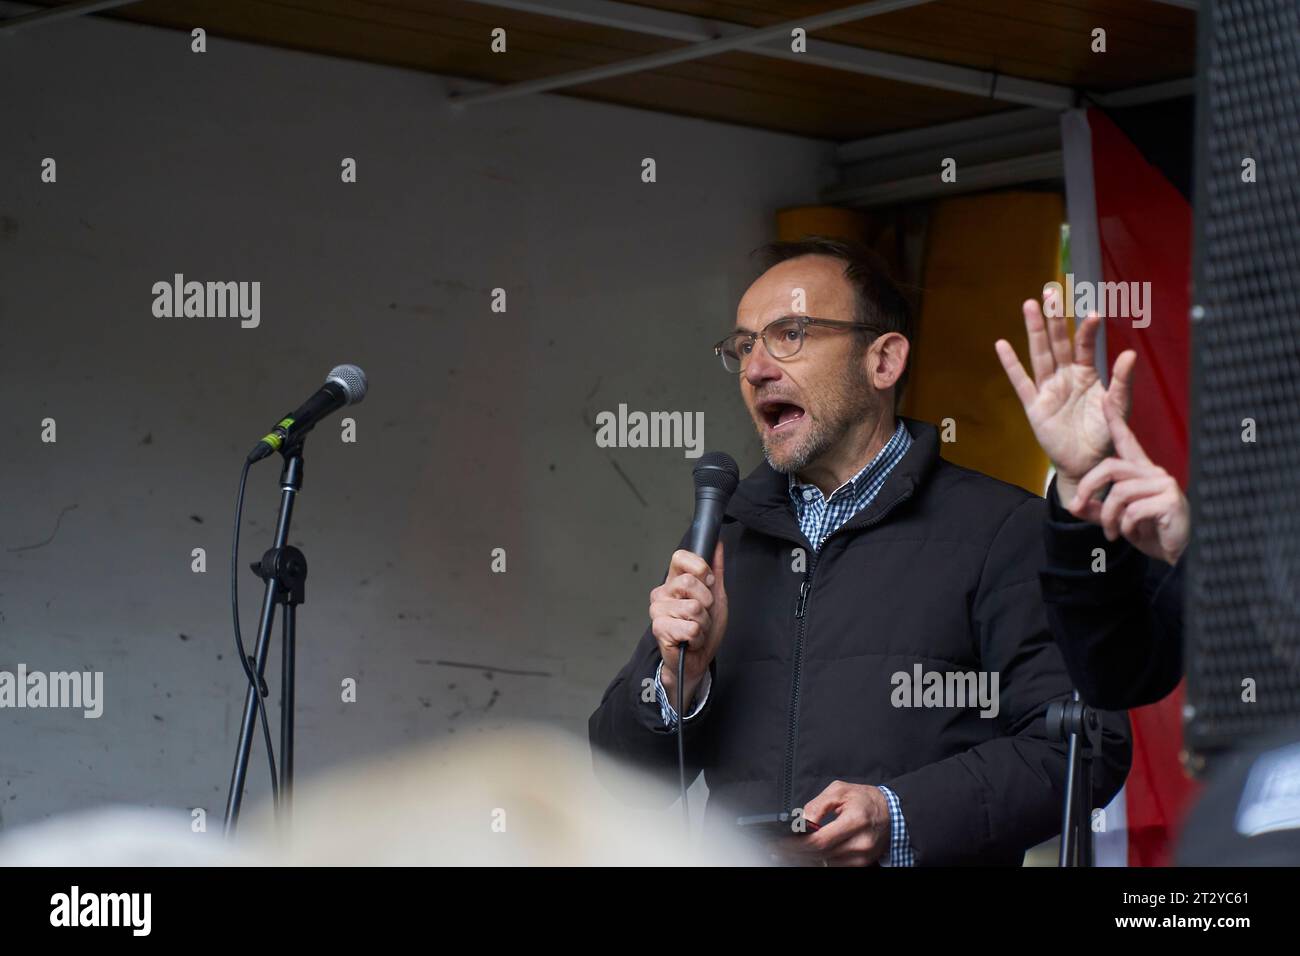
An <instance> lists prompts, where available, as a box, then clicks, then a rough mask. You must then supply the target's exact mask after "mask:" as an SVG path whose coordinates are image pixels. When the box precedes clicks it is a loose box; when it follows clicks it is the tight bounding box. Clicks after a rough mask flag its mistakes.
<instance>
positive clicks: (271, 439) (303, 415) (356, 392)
mask: <svg viewBox="0 0 1300 956" xmlns="http://www.w3.org/2000/svg"><path fill="white" fill-rule="evenodd" d="M366 387H367V385H366V373H365V372H363V371H361V369H359V368H358V367H357V366H355V365H336V366H335V367H334V368H332V369H331V370H330V373H329V375H328V376H326V378H325V384H324V385H322V386H321V387H320V388H318V389H317V390H316V394H315V395H313V396H312V397H311V398H309V399H307V401H305V402H303V403H302V404H301V405H299V406H298V407H297V408H296V409H295V410H294V411H292V412H290V413H289V414H288V415H285V416H284V418H282V419H280V420H279V421H278V422H276V425H275V427H274V428H273V429H271V431H270V432H269V433H267V434H266V435H265V436H264V437H263V438H262V440H261V441H259V442H258V443H257V444H256V445H254V446H253V450H252V451H251V452H249V453H248V461H249V463H250V464H251V463H252V462H255V461H261V460H262V459H263V458H265V457H266V456H267V455H269V454H271V452H273V451H279V450H280V448H281V447H282V446H283V445H284V444H285V443H286V442H288V441H290V440H291V439H295V438H297V437H298V436H300V435H305V434H307V432H309V431H311V430H312V429H313V428H315V427H316V423H317V422H319V421H320V420H321V419H323V418H325V417H327V416H328V415H331V414H332V413H334V412H336V411H338V410H339V409H340V408H342V407H343V406H344V405H355V404H356V403H357V402H359V401H361V400H362V399H363V398H365V397H366Z"/></svg>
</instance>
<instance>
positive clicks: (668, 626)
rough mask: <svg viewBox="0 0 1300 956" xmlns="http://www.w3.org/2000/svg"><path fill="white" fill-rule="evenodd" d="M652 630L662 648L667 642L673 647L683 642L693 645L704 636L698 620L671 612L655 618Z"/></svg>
mask: <svg viewBox="0 0 1300 956" xmlns="http://www.w3.org/2000/svg"><path fill="white" fill-rule="evenodd" d="M650 632H651V633H652V634H654V636H655V640H657V641H658V642H659V647H660V649H661V650H663V649H664V645H665V644H666V645H668V646H669V647H673V648H676V647H680V646H681V645H683V644H685V645H687V646H688V647H693V646H695V644H696V643H698V642H699V641H700V640H701V639H702V638H703V636H704V630H703V628H702V627H701V626H700V625H699V624H698V623H697V622H695V621H688V620H685V619H684V618H680V617H673V616H672V615H671V614H663V615H660V616H658V617H656V618H654V620H652V621H651V622H650Z"/></svg>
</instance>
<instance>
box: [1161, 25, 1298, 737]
mask: <svg viewBox="0 0 1300 956" xmlns="http://www.w3.org/2000/svg"><path fill="white" fill-rule="evenodd" d="M1200 16H1201V23H1200V27H1199V29H1200V67H1199V73H1200V86H1199V90H1198V97H1199V102H1198V104H1197V109H1198V113H1197V164H1196V165H1197V171H1196V180H1197V183H1196V232H1197V240H1196V251H1195V257H1196V263H1195V273H1194V274H1195V277H1196V293H1195V297H1194V298H1195V302H1196V303H1197V307H1195V308H1194V309H1193V322H1192V335H1193V343H1194V349H1193V356H1194V358H1193V392H1192V394H1193V399H1192V408H1193V416H1192V435H1191V445H1192V458H1191V470H1190V474H1191V480H1190V490H1191V495H1192V502H1193V508H1192V515H1193V517H1192V520H1193V544H1192V554H1191V555H1190V558H1191V561H1190V567H1189V571H1190V577H1189V584H1190V589H1189V590H1190V594H1189V596H1188V604H1187V617H1186V621H1187V625H1188V627H1187V702H1188V704H1189V710H1188V722H1187V726H1186V733H1185V739H1186V743H1187V745H1188V747H1189V749H1191V750H1192V751H1193V752H1194V753H1199V754H1201V755H1204V754H1206V753H1207V752H1210V751H1214V750H1218V749H1220V748H1223V747H1227V746H1230V745H1233V744H1235V743H1238V742H1239V741H1240V740H1241V739H1242V738H1244V737H1249V736H1254V735H1256V734H1258V733H1261V732H1264V731H1266V730H1267V729H1269V728H1271V727H1274V726H1277V725H1279V724H1282V723H1284V722H1289V721H1292V720H1295V719H1296V718H1297V717H1300V591H1298V587H1300V295H1297V283H1300V4H1297V3H1296V2H1295V0H1220V2H1214V3H1212V4H1203V5H1202V6H1201V13H1200ZM1247 160H1253V161H1254V177H1255V181H1254V182H1246V181H1244V180H1243V173H1245V172H1246V170H1245V167H1244V166H1243V163H1245V161H1247ZM1252 426H1253V436H1252ZM1252 437H1253V439H1254V440H1253V441H1251V440H1247V439H1250V438H1252ZM1249 682H1253V696H1254V700H1253V701H1252V700H1250V699H1249V697H1250V696H1251V695H1250V693H1249V690H1250V688H1251V686H1252V684H1251V683H1249ZM1243 698H1245V699H1243Z"/></svg>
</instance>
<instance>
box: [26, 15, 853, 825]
mask: <svg viewBox="0 0 1300 956" xmlns="http://www.w3.org/2000/svg"><path fill="white" fill-rule="evenodd" d="M22 9H24V8H22V7H18V6H14V5H5V4H0V11H2V15H13V14H15V13H17V12H20V11H21V10H22ZM0 40H3V43H2V44H0V45H2V47H3V53H2V54H0V123H2V124H3V125H2V127H0V336H2V338H0V502H3V506H2V507H3V511H2V512H0V514H2V517H0V670H10V671H12V670H14V669H15V668H16V666H17V664H18V663H19V662H22V663H24V664H26V666H27V667H28V668H29V669H33V670H43V671H54V670H81V669H90V670H102V671H103V672H104V675H105V676H104V680H105V698H106V702H105V712H104V716H103V717H102V718H100V719H99V720H87V719H84V718H83V717H82V716H81V715H80V713H79V712H68V711H58V710H44V711H33V710H0V822H2V823H3V825H9V826H12V825H13V824H16V823H20V822H24V821H29V820H34V819H38V818H41V817H44V816H48V815H50V814H52V813H56V812H59V811H62V810H66V809H70V808H76V807H82V806H87V805H92V804H97V803H101V802H104V801H110V800H112V801H118V800H120V801H128V802H134V803H152V804H158V805H163V806H177V807H194V806H204V807H206V808H208V809H209V812H211V813H213V814H214V815H216V814H219V812H220V808H221V807H222V805H223V803H224V799H225V791H226V784H227V779H228V775H229V769H230V762H231V759H232V757H233V751H234V746H235V737H236V734H237V730H238V715H239V711H240V707H241V706H242V687H243V685H242V674H241V673H240V671H239V669H238V665H237V664H236V660H235V655H234V653H233V638H232V635H231V626H230V617H229V580H228V578H229V571H228V565H229V548H230V522H231V519H232V515H233V508H234V497H235V489H236V482H237V478H238V473H239V464H240V461H241V459H242V456H243V455H244V453H245V452H246V451H247V449H248V448H249V447H250V446H251V444H252V443H253V442H254V441H256V439H257V438H258V437H259V436H260V435H261V434H263V433H264V432H265V431H266V430H267V428H268V427H269V426H270V425H271V424H272V423H273V422H275V421H276V420H277V419H278V418H279V417H280V415H281V414H283V413H284V412H286V411H288V410H289V409H291V408H292V407H293V406H294V405H295V404H297V402H298V401H299V400H301V399H302V398H304V397H306V395H308V394H309V393H310V392H311V391H312V390H314V389H315V388H316V387H317V386H318V385H319V384H320V383H321V381H323V378H324V374H325V372H326V371H327V370H328V369H329V368H330V367H332V366H333V365H335V364H337V363H339V362H344V361H347V362H355V363H357V364H359V365H361V366H362V367H363V368H364V369H365V370H366V371H367V372H368V373H369V375H370V380H371V395H370V397H369V398H367V399H366V401H365V403H364V404H362V405H361V406H359V407H358V408H356V409H355V410H353V414H354V415H355V418H356V420H357V428H358V441H357V443H356V444H353V445H348V444H344V443H342V442H341V440H340V437H339V430H338V419H337V418H336V419H333V420H331V421H330V422H329V423H328V424H326V425H324V426H322V427H321V428H320V429H318V431H317V433H316V434H315V435H313V437H312V439H311V441H310V442H309V444H308V450H307V471H306V484H305V488H304V490H303V493H302V496H301V498H300V500H299V504H298V509H297V515H296V519H295V527H294V534H293V538H292V540H293V541H294V543H297V544H299V545H300V546H301V547H303V548H304V550H305V551H306V553H307V557H308V560H309V562H310V564H311V573H310V576H309V580H308V586H307V594H308V603H307V604H306V606H305V608H304V609H303V610H302V612H301V614H300V620H299V628H300V636H299V675H298V676H299V681H298V700H299V708H298V744H299V745H298V750H297V764H298V768H299V773H300V774H303V773H309V772H311V771H312V770H313V769H317V768H321V767H323V766H326V765H331V764H334V763H337V762H340V761H344V760H347V759H349V758H352V757H355V756H358V755H361V754H367V753H373V752H375V751H377V750H388V749H391V748H395V747H398V746H401V745H403V744H407V743H410V742H414V741H419V740H427V739H432V738H437V737H439V736H441V735H445V734H453V733H458V734H461V735H464V734H467V733H475V732H478V731H479V730H481V728H483V727H486V726H490V725H492V724H494V723H498V722H502V721H507V720H511V719H515V718H528V719H539V720H542V721H545V722H548V723H553V724H555V725H559V726H561V727H563V728H566V729H568V730H571V731H573V732H575V733H585V721H586V717H587V715H588V714H589V713H590V711H591V710H592V708H593V707H594V706H595V704H596V703H597V700H598V698H599V694H600V692H601V690H602V689H603V687H604V685H605V683H606V682H607V681H608V680H609V679H610V677H612V675H613V673H614V672H615V670H616V669H617V667H618V666H619V665H620V664H621V663H622V661H623V660H624V659H625V657H626V656H627V654H628V653H629V652H630V649H631V646H632V643H633V641H634V640H635V639H636V637H637V636H638V635H639V633H640V632H641V630H642V628H643V626H644V620H645V604H646V601H645V598H646V594H647V592H648V590H649V589H650V587H652V586H653V585H654V584H655V583H658V582H657V580H656V579H657V578H658V576H659V575H660V574H661V572H662V568H663V566H664V564H665V562H666V560H667V557H668V554H669V553H670V551H671V549H672V547H673V546H674V545H675V543H676V541H677V538H678V536H679V535H680V533H681V531H682V530H683V529H684V527H685V524H686V522H687V521H688V518H689V510H690V500H691V494H690V475H689V472H690V467H691V462H690V461H689V460H687V459H686V458H685V457H684V456H683V454H682V452H681V451H680V450H674V449H615V450H605V449H601V448H597V447H596V444H595V441H594V436H593V429H592V427H591V425H590V422H591V421H593V420H594V417H595V415H596V413H597V412H599V411H601V410H605V409H609V410H612V409H615V408H617V406H618V404H619V403H620V402H626V403H627V404H628V405H629V406H630V407H631V408H633V409H642V410H647V411H648V410H682V411H703V412H704V413H705V438H706V444H707V446H708V447H709V448H720V449H725V450H728V451H730V452H731V453H732V454H734V455H735V456H736V457H737V459H738V460H739V461H740V462H741V465H742V470H748V468H749V467H752V465H754V464H755V463H756V462H757V460H758V458H757V454H758V453H757V445H756V442H755V441H754V438H753V435H752V429H751V428H750V426H749V425H748V423H747V420H746V418H745V416H744V413H743V410H742V409H741V407H740V403H739V399H738V397H737V395H736V392H735V383H734V382H733V381H731V380H729V379H727V378H726V377H725V375H724V373H723V372H722V371H721V370H720V369H717V368H715V366H714V359H713V356H712V354H711V352H710V350H709V346H710V345H711V343H712V342H713V341H715V340H716V339H717V338H719V337H720V336H721V335H722V334H723V331H724V330H725V329H726V327H727V325H728V323H729V322H730V321H731V318H732V316H733V314H734V307H735V303H736V300H737V299H738V297H739V295H740V293H741V292H742V291H743V289H744V287H745V285H746V284H747V283H748V281H749V280H750V278H752V267H751V265H750V263H749V262H748V261H747V259H746V255H747V253H748V251H749V250H750V249H752V248H753V247H754V246H755V245H757V244H758V243H760V242H761V241H763V240H765V239H767V238H770V233H771V229H772V224H773V213H774V211H775V209H777V208H778V207H780V206H783V205H791V204H797V203H803V202H811V201H815V198H816V189H817V186H818V185H819V184H820V183H821V182H822V181H823V176H824V172H825V168H826V164H827V163H828V162H829V152H828V150H829V146H828V144H825V143H821V142H814V141H809V140H802V139H799V138H795V137H790V136H779V135H772V134H766V133H762V132H756V131H751V130H744V129H740V128H733V127H727V126H722V125H718V124H711V123H707V122H701V121H695V120H689V119H683V118H676V117H670V116H662V115H657V114H653V113H649V112H643V111H639V110H630V109H622V108H617V107H610V106H601V105H595V104H590V103H584V102H581V101H578V100H574V99H569V98H564V97H559V96H541V97H533V98H529V99H526V100H520V101H514V102H509V103H502V104H494V105H490V106H484V107H477V108H473V109H470V110H467V111H465V112H463V113H455V112H452V111H451V110H449V109H448V108H447V107H446V106H445V105H444V102H445V101H444V97H445V92H446V89H447V82H448V81H446V80H444V79H441V78H439V77H435V76H429V75H426V74H421V73H416V72H410V71H403V70H395V69H388V68H381V67H376V66H371V65H366V64H356V63H349V62H345V61H341V60H336V59H330V58H325V57H317V56H312V55H307V54H301V53H293V52H286V51H281V50H274V49H262V48H257V47H254V46H249V45H244V44H238V43H231V42H226V41H223V40H221V39H219V38H211V39H210V43H209V51H208V52H207V53H206V54H204V55H196V54H193V53H191V52H190V51H189V37H188V35H186V34H183V33H179V32H170V31H164V30H156V29H152V28H145V27H139V26H133V25H128V24H121V23H114V22H111V21H105V20H102V19H98V18H83V19H79V20H75V21H69V22H66V23H59V24H54V25H49V26H44V27H39V28H32V29H29V30H24V31H22V32H19V33H17V34H15V35H13V36H10V37H3V38H0ZM460 85H461V86H462V87H463V86H464V85H465V84H460ZM345 156H350V157H355V158H356V159H357V161H358V164H359V182H358V183H357V184H355V185H344V184H342V183H341V182H340V181H339V163H340V160H341V159H342V158H343V157H345ZM646 156H650V157H654V158H655V159H656V161H657V163H658V182H657V183H655V184H653V185H647V184H643V183H642V182H641V181H640V161H641V159H642V158H643V157H646ZM45 157H53V158H54V159H55V160H56V161H57V164H58V166H57V171H58V181H57V183H55V184H43V183H42V182H41V181H40V178H39V174H40V164H41V161H42V159H43V158H45ZM177 272H181V273H184V274H185V275H186V277H187V278H191V279H198V280H204V281H206V280H242V281H252V280H257V281H260V282H261V283H262V289H261V293H262V299H261V309H262V318H261V325H260V326H259V327H258V328H255V329H241V328H240V326H239V322H238V320H236V319H220V318H189V319H184V318H172V319H165V318H155V317H154V315H153V314H152V303H153V295H152V293H151V287H152V285H153V283H155V282H158V281H169V280H170V279H171V277H172V275H173V274H174V273H177ZM495 287H503V288H505V289H506V290H507V293H508V297H509V298H508V303H509V311H508V313H507V314H505V315H494V314H492V313H491V311H490V310H489V291H490V290H491V289H493V288H495ZM47 416H48V417H52V418H54V419H55V421H56V423H57V442H56V443H53V444H47V443H43V442H42V441H41V426H40V423H41V421H42V419H44V418H46V417H47ZM616 466H617V468H618V469H621V470H622V472H623V473H624V474H625V475H626V477H627V480H626V481H625V480H624V478H623V477H622V476H620V474H619V472H618V471H617V470H616ZM277 473H278V464H277V463H276V462H274V461H272V462H268V463H264V464H262V465H261V466H259V467H258V468H257V469H256V470H255V471H254V472H253V476H252V479H251V482H250V494H249V500H248V501H247V504H246V509H245V514H246V524H245V528H244V538H243V543H242V548H243V550H242V551H241V557H240V564H241V580H242V582H243V585H242V587H241V595H242V597H241V602H242V609H243V612H244V614H243V622H244V629H245V634H246V635H248V637H247V639H248V640H251V632H252V631H253V630H254V626H255V620H254V616H255V614H256V610H257V603H258V599H259V598H260V593H261V590H260V583H259V582H257V581H256V579H254V578H253V577H252V575H251V574H250V573H249V572H248V571H247V562H248V561H250V560H252V559H253V558H254V557H255V556H257V555H258V554H260V552H261V551H262V550H263V549H264V548H265V547H267V544H268V540H269V535H270V529H271V525H272V524H273V521H274V516H275V515H274V511H275V505H276V499H277V496H278V488H277V483H276V477H277ZM634 488H635V491H634V490H633V489H634ZM56 528H57V533H54V532H55V529H56ZM52 533H53V538H52V540H50V541H49V542H48V543H46V544H42V542H44V541H46V539H48V538H50V537H51V534H52ZM196 547H202V548H205V549H206V551H207V559H208V570H207V573H206V574H195V573H192V572H191V570H190V562H191V557H190V553H191V550H192V549H193V548H196ZM495 547H503V548H505V549H506V551H507V561H508V571H507V572H506V573H505V574H493V573H491V572H490V567H489V563H490V553H491V551H492V549H493V548H495ZM182 635H184V636H183V637H182ZM275 647H276V650H275V654H276V655H278V643H277V644H276V645H275ZM439 661H452V662H465V663H470V664H476V665H484V666H486V667H489V668H498V669H497V670H481V669H474V668H462V667H453V666H448V665H446V664H439V663H437V662H439ZM507 670H517V671H536V672H542V674H544V676H538V675H531V674H510V673H507V672H506V671H507ZM344 677H354V678H356V679H357V681H358V700H357V702H356V703H355V704H344V703H342V702H341V701H340V693H339V686H340V681H341V680H342V679H343V678H344ZM270 679H271V680H272V682H273V684H272V686H277V685H276V683H275V682H276V681H277V680H278V678H277V677H276V675H275V671H274V670H273V671H272V673H271V675H270ZM252 779H253V781H254V786H253V789H252V792H253V793H254V794H256V795H260V794H262V793H264V792H265V790H266V769H265V758H264V755H263V754H262V751H261V745H260V738H259V744H258V749H257V751H256V752H255V759H254V763H253V771H252Z"/></svg>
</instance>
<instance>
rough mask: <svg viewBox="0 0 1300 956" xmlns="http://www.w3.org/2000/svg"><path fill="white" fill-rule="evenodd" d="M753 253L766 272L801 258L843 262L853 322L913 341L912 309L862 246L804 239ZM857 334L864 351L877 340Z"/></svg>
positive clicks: (880, 264) (883, 267) (848, 241)
mask: <svg viewBox="0 0 1300 956" xmlns="http://www.w3.org/2000/svg"><path fill="white" fill-rule="evenodd" d="M754 253H755V254H756V255H758V256H759V257H760V258H761V261H762V263H763V271H764V272H766V271H767V270H768V269H771V268H772V267H773V266H775V265H778V264H779V263H782V262H785V261H787V260H788V259H797V258H799V257H800V256H829V257H830V258H832V259H838V260H840V261H841V262H843V263H844V278H845V279H847V280H848V281H849V284H850V285H852V286H853V297H854V300H855V302H856V307H855V309H854V320H855V321H857V322H869V323H871V324H872V325H874V326H876V328H878V329H881V330H883V332H897V333H898V334H899V335H901V336H903V338H905V339H907V340H908V341H909V342H911V341H912V307H911V305H910V304H909V302H908V300H907V297H906V296H905V295H904V294H903V290H902V289H901V288H900V287H899V285H898V283H896V282H895V281H894V279H893V277H892V276H891V275H890V273H889V269H888V268H887V267H886V265H885V260H884V259H883V258H881V257H880V255H879V254H877V253H876V252H875V251H874V250H872V249H871V248H869V247H868V246H866V245H864V244H863V243H861V242H856V241H854V240H852V239H832V238H830V237H829V236H804V237H803V238H802V239H788V240H779V241H776V242H769V243H767V244H765V245H762V246H760V247H759V248H758V249H756V250H754ZM856 334H857V335H858V337H859V340H860V341H861V342H862V344H863V347H864V348H865V347H866V346H867V345H870V344H871V342H873V341H874V340H875V339H876V336H877V333H873V332H871V331H869V330H867V329H858V330H856ZM909 364H910V363H909ZM909 371H910V369H908V368H906V367H905V368H904V369H903V374H902V375H901V376H900V377H899V379H898V384H897V385H896V386H895V387H894V397H895V404H897V399H898V398H899V397H900V396H901V395H902V393H903V386H904V385H906V384H907V374H908V372H909Z"/></svg>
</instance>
